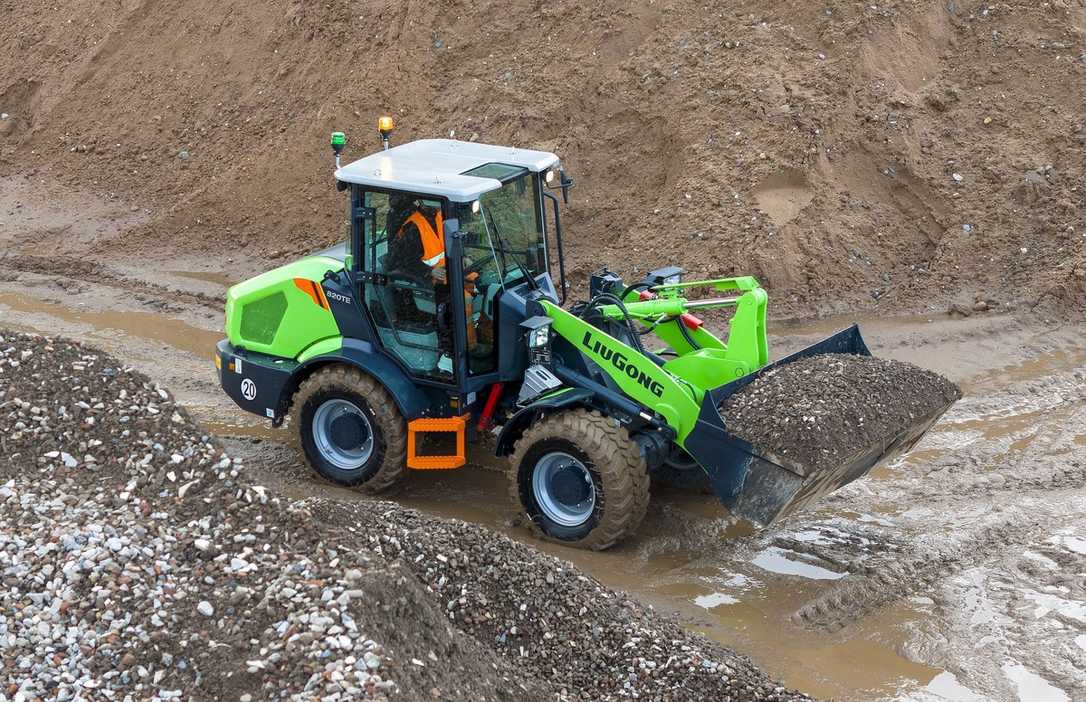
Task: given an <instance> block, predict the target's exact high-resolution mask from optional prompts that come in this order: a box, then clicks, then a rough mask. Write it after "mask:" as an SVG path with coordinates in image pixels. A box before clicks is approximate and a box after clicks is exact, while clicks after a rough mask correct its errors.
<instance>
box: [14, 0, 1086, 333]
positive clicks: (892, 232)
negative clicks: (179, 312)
mask: <svg viewBox="0 0 1086 702" xmlns="http://www.w3.org/2000/svg"><path fill="white" fill-rule="evenodd" d="M0 8H2V13H3V17H4V22H3V28H2V29H0V39H3V41H0V112H4V113H7V114H8V118H7V119H5V120H0V175H11V174H17V173H25V174H26V175H27V176H28V177H32V178H34V179H35V181H59V182H60V183H63V184H69V185H78V186H79V187H80V188H81V189H88V190H93V191H96V192H98V193H101V194H106V195H109V196H112V197H115V198H116V199H118V200H120V201H122V202H127V203H128V206H131V207H134V208H135V209H136V211H137V212H138V214H139V217H141V218H143V219H144V220H145V221H144V223H143V224H142V225H141V226H139V227H136V228H135V229H134V230H130V231H128V232H127V233H125V234H124V235H123V239H124V246H125V247H126V250H128V251H132V252H134V253H136V254H138V255H141V256H144V257H147V258H156V257H158V258H161V257H169V256H171V255H173V253H174V252H183V253H185V254H191V253H205V254H215V255H217V256H222V255H223V254H224V253H225V255H226V257H227V259H228V260H227V261H226V263H225V264H223V265H224V266H226V267H231V266H232V265H238V264H235V262H234V261H233V260H230V259H233V258H236V259H238V262H239V263H240V262H241V261H249V260H253V259H255V260H256V261H257V262H258V263H259V265H265V264H266V263H267V262H268V261H274V260H285V259H287V258H290V257H294V256H297V255H299V254H301V253H303V252H308V251H311V250H314V249H315V248H317V247H319V246H323V245H325V244H329V243H331V242H333V241H336V240H338V239H340V238H341V237H342V235H343V223H342V211H343V208H342V199H341V196H340V195H338V194H337V193H335V191H334V189H333V188H331V187H330V186H331V182H330V181H331V177H330V176H331V155H330V154H329V153H328V149H327V146H326V143H327V134H328V132H330V131H331V130H332V129H333V128H338V129H345V130H346V131H347V132H348V134H349V135H350V137H351V143H350V145H349V151H348V156H349V157H358V156H361V155H363V154H364V153H366V152H368V151H371V150H373V149H375V148H376V147H377V139H376V134H374V129H373V124H374V121H375V119H376V117H377V115H378V114H379V113H380V112H382V111H386V110H387V111H391V112H392V113H393V114H394V115H395V116H396V117H397V118H398V120H399V122H400V124H401V129H400V131H398V132H397V134H396V135H395V139H396V140H397V141H406V140H409V139H414V138H419V137H428V136H439V135H440V136H445V135H449V134H454V135H455V136H457V137H459V138H464V139H478V140H481V141H487V142H508V143H514V144H522V145H525V146H532V147H537V148H544V149H551V150H554V151H555V152H557V153H559V154H560V155H562V156H563V158H564V159H565V161H566V163H567V165H568V166H569V167H570V170H571V172H572V173H573V174H574V175H576V176H577V179H578V187H577V189H576V190H575V197H574V202H573V204H572V205H571V209H570V213H569V217H568V218H567V222H568V225H569V226H568V233H569V237H568V238H569V242H568V244H569V245H568V246H567V250H568V251H569V252H570V253H571V255H572V257H573V261H572V263H573V264H574V265H573V270H574V271H575V274H576V276H577V277H581V276H583V275H584V274H585V273H586V272H588V271H589V270H590V269H593V268H596V267H598V266H599V265H600V263H601V262H607V263H609V264H610V265H612V266H613V267H616V268H619V269H620V270H621V272H624V273H630V272H632V269H635V268H637V269H641V270H645V269H647V268H649V267H653V266H657V265H660V264H664V263H669V262H677V263H680V264H682V265H684V266H686V267H687V268H688V269H689V270H690V271H691V272H692V273H695V274H708V275H723V274H730V273H752V274H754V275H757V276H758V277H759V278H760V279H761V280H762V282H763V283H764V284H766V285H767V286H768V287H769V289H770V290H771V293H772V294H773V296H774V304H775V309H776V310H777V311H778V313H779V312H780V311H782V310H786V309H787V310H791V311H796V312H812V311H817V312H828V311H833V310H840V309H844V308H845V307H846V306H847V307H849V308H852V309H855V308H856V306H859V305H862V306H868V307H875V308H878V309H890V308H893V309H900V308H921V307H926V306H927V305H929V304H935V305H937V307H938V308H939V309H946V307H947V306H948V304H955V305H956V306H957V309H960V310H962V311H963V312H966V313H972V311H973V310H974V307H976V308H977V309H978V310H979V311H983V310H984V309H986V308H991V307H994V306H996V305H999V306H1003V307H1008V306H1009V307H1017V306H1020V305H1024V306H1026V307H1032V306H1035V305H1037V304H1038V303H1039V304H1041V306H1042V307H1041V309H1043V310H1044V311H1046V312H1047V313H1050V314H1052V315H1054V316H1081V315H1082V310H1083V309H1086V304H1084V303H1086V222H1084V221H1083V214H1082V210H1081V202H1082V186H1081V183H1082V182H1083V180H1084V176H1086V158H1084V156H1083V154H1084V146H1086V122H1084V121H1083V116H1082V112H1081V106H1082V95H1083V94H1086V59H1083V55H1086V6H1084V5H1083V2H1082V0H1057V1H1055V2H1049V3H1037V2H1034V1H1033V0H1028V1H1027V0H1018V1H1012V2H1003V3H996V4H993V3H989V2H987V1H982V0H960V1H957V2H953V3H947V2H944V1H943V0H886V1H885V2H879V3H854V2H844V1H843V0H830V1H828V2H821V3H811V2H804V1H801V0H769V1H766V0H737V1H735V2H731V3H727V4H726V5H721V4H719V3H715V4H714V3H710V4H705V3H700V2H694V1H693V0H660V1H658V2H655V3H636V4H630V3H627V2H618V1H617V0H605V1H604V2H597V3H588V4H586V3H578V2H572V1H571V0H558V1H556V2H551V3H547V4H546V5H545V6H536V5H530V4H527V3H514V4H512V5H510V4H508V3H495V2H479V3H471V4H467V5H465V4H463V3H453V2H450V1H449V0H439V1H438V2H425V3H422V2H406V3H400V4H396V5H394V6H393V5H389V6H387V7H376V6H372V5H369V4H367V5H362V4H358V3H353V4H352V3H346V4H344V3H339V4H327V3H317V4H314V3H305V2H300V1H299V0H272V1H271V2H267V3H215V2H210V1H209V0H184V1H183V2H178V3H172V4H168V5H160V4H152V3H149V2H146V1H145V0H134V1H133V2H125V3H121V4H102V3H97V2H90V1H89V0H73V2H69V3H64V4H63V5H48V4H42V3H21V2H14V0H4V1H3V2H2V3H0ZM135 214H136V213H135V212H133V213H132V215H133V216H134V215H135ZM95 244H96V246H97V250H98V254H99V256H102V257H114V256H116V255H117V254H116V252H117V250H118V248H117V243H116V242H115V241H112V240H99V241H97V242H95ZM257 267H258V266H257Z"/></svg>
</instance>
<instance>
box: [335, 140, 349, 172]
mask: <svg viewBox="0 0 1086 702" xmlns="http://www.w3.org/2000/svg"><path fill="white" fill-rule="evenodd" d="M346 145H347V135H346V134H344V133H343V132H332V151H333V152H335V154H336V169H337V170H338V169H339V155H340V154H341V153H343V147H344V146H346Z"/></svg>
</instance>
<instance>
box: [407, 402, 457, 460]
mask: <svg viewBox="0 0 1086 702" xmlns="http://www.w3.org/2000/svg"><path fill="white" fill-rule="evenodd" d="M470 418H471V415H470V414H465V415H463V416H460V417H447V418H442V419H433V418H428V417H427V418H423V419H413V420H411V421H410V422H408V423H407V467H408V468H411V469H412V470H452V469H453V468H459V467H461V466H463V465H464V464H465V463H467V457H466V456H467V454H466V446H465V444H466V442H465V439H464V432H465V430H466V429H467V425H468V419H470ZM432 433H439V434H454V435H455V437H456V453H455V454H453V455H428V454H427V455H421V456H420V455H419V453H418V446H419V438H420V435H422V434H432Z"/></svg>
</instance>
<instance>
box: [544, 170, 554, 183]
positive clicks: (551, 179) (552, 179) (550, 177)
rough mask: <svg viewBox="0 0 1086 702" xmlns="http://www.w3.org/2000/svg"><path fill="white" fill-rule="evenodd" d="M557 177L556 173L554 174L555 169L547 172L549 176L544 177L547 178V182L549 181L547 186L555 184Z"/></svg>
mask: <svg viewBox="0 0 1086 702" xmlns="http://www.w3.org/2000/svg"><path fill="white" fill-rule="evenodd" d="M555 175H556V173H555V172H554V169H553V168H552V169H550V170H549V171H547V175H546V176H544V178H545V179H546V181H547V185H550V184H551V183H553V182H554V177H555Z"/></svg>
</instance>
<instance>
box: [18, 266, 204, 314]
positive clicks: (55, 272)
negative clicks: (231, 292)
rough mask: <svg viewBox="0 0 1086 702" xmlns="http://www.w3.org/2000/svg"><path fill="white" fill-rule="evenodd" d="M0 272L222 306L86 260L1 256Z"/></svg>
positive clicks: (169, 301)
mask: <svg viewBox="0 0 1086 702" xmlns="http://www.w3.org/2000/svg"><path fill="white" fill-rule="evenodd" d="M0 268H6V269H8V270H13V271H17V272H20V273H33V274H36V275H43V276H47V277H49V278H52V279H58V278H59V279H61V280H75V281H78V282H80V283H87V282H93V283H96V284H99V285H104V286H106V287H110V288H115V289H119V290H124V291H128V292H133V293H136V294H140V293H147V294H150V295H153V296H154V297H155V298H158V299H161V300H162V302H163V304H176V303H182V304H192V305H198V306H200V307H204V308H208V309H212V310H214V311H215V312H221V311H222V306H223V302H222V299H221V298H219V297H216V296H213V295H207V294H204V293H201V292H194V291H191V290H181V289H179V288H171V287H168V286H165V285H159V284H158V283H152V282H150V281H147V280H141V279H139V278H132V277H129V276H126V275H124V274H122V273H118V272H116V271H113V270H111V269H110V268H108V267H107V266H105V265H103V264H102V263H99V262H98V261H94V260H92V259H89V258H83V259H73V258H64V259H59V260H58V259H52V258H47V257H45V256H25V255H10V254H9V255H6V256H0Z"/></svg>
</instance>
